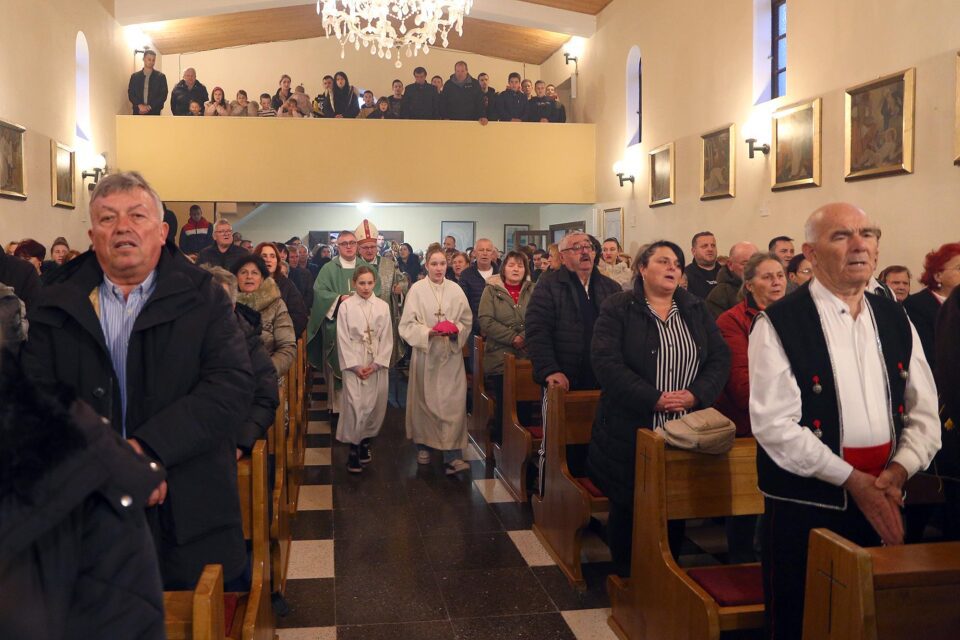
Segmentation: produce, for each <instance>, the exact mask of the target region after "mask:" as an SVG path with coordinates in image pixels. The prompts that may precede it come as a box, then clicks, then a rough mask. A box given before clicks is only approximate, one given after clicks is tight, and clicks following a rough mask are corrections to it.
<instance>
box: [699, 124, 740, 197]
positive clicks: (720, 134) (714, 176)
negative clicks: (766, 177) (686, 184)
mask: <svg viewBox="0 0 960 640" xmlns="http://www.w3.org/2000/svg"><path fill="white" fill-rule="evenodd" d="M736 140H737V135H736V126H735V125H732V124H731V125H728V126H726V127H723V128H722V129H717V130H715V131H710V132H708V133H705V134H703V135H702V136H700V199H701V200H713V199H714V198H733V197H735V196H736V194H737V191H736V183H737V178H736V162H737V154H736V152H735V151H734V146H733V145H734V143H735V142H736Z"/></svg>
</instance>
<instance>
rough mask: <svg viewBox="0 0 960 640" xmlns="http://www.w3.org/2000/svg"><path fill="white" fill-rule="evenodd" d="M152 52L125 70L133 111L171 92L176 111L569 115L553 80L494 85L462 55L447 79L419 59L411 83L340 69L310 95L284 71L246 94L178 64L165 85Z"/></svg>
mask: <svg viewBox="0 0 960 640" xmlns="http://www.w3.org/2000/svg"><path fill="white" fill-rule="evenodd" d="M156 60H157V55H156V53H154V52H152V51H147V52H146V53H144V54H143V68H142V69H141V70H140V71H137V72H135V73H133V74H132V75H131V76H130V83H129V86H128V88H127V99H128V100H129V101H130V107H131V112H132V114H133V115H144V116H149V115H161V113H162V112H163V110H164V108H165V107H166V106H167V98H168V97H169V98H170V104H169V107H170V111H171V112H172V113H173V115H175V116H196V117H216V116H227V117H231V116H232V117H278V118H363V119H368V120H370V119H374V120H379V119H385V120H391V119H403V120H475V121H478V122H480V123H481V124H486V123H487V122H489V121H490V120H495V121H500V122H547V123H549V122H554V123H561V122H566V121H567V113H566V109H565V107H564V106H563V104H562V103H561V102H560V100H559V99H558V95H557V88H556V87H555V86H554V85H552V84H547V83H546V82H544V81H543V80H537V81H536V82H534V81H532V80H529V79H524V78H523V77H521V75H520V74H519V73H516V72H514V73H511V74H510V75H509V76H508V78H507V83H506V86H505V87H504V88H503V89H502V90H501V91H499V92H498V91H497V90H496V89H494V88H493V87H492V86H490V76H489V74H487V73H479V74H477V76H476V77H474V76H472V75H471V74H470V71H469V69H468V67H467V63H466V62H463V61H460V62H457V63H456V64H455V65H454V70H453V73H452V74H451V75H450V77H449V79H447V80H446V81H444V80H443V78H441V77H440V76H436V75H435V76H433V78H432V80H431V81H430V82H427V70H426V69H425V68H423V67H417V68H416V69H414V70H413V78H414V81H413V82H412V83H410V84H408V85H406V86H404V84H403V81H401V80H399V79H397V80H394V81H393V82H392V85H391V88H390V92H389V93H384V94H381V95H380V96H379V97H377V95H376V93H375V92H374V91H372V90H369V89H368V90H363V91H361V90H360V89H358V88H357V87H356V86H355V85H353V84H351V83H350V78H349V77H348V76H347V74H346V73H344V72H343V71H338V72H336V73H335V74H334V75H332V76H330V75H327V76H324V78H323V87H322V88H321V90H320V91H319V92H318V93H317V94H316V95H315V96H314V97H313V98H311V97H310V94H308V93H307V91H306V89H305V88H304V86H303V85H302V84H299V85H294V84H293V79H292V78H291V77H290V76H289V75H287V74H283V75H282V76H280V82H279V86H278V87H277V89H276V91H275V92H273V93H272V94H271V93H270V92H263V93H260V94H259V96H258V97H257V99H251V96H250V94H248V93H247V91H246V90H245V89H238V90H237V92H236V94H235V96H234V98H233V99H232V100H230V99H228V95H227V92H226V90H224V89H223V88H222V87H219V86H214V87H213V89H211V90H209V91H208V90H207V87H206V86H205V85H204V84H203V83H202V82H200V80H199V79H198V78H197V72H196V70H195V69H193V68H188V69H187V70H186V71H184V72H183V78H182V79H181V80H180V81H179V82H177V84H176V85H174V87H173V90H172V91H169V90H168V86H167V79H166V76H164V74H163V73H162V72H161V71H158V70H157V69H155V68H154V65H155V64H156ZM254 96H257V94H254Z"/></svg>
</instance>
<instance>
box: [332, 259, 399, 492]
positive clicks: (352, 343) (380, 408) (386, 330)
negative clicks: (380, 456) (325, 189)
mask: <svg viewBox="0 0 960 640" xmlns="http://www.w3.org/2000/svg"><path fill="white" fill-rule="evenodd" d="M375 284H376V278H375V277H374V273H373V269H371V268H370V267H368V266H359V267H357V269H356V270H355V271H354V272H353V288H354V294H353V295H352V296H350V297H349V298H347V299H346V300H344V301H343V303H342V304H341V305H340V309H339V310H338V311H337V352H338V357H339V359H340V370H341V371H342V372H343V403H342V407H341V413H340V423H339V426H338V428H337V440H339V441H340V442H345V443H347V444H349V445H350V457H349V458H348V460H347V470H348V471H350V472H351V473H361V472H362V471H363V465H365V464H368V463H369V462H370V461H371V460H372V459H373V457H372V454H371V453H370V440H371V439H372V438H375V437H376V436H377V434H379V433H380V427H381V426H383V417H384V415H385V414H386V411H387V390H388V381H389V368H390V355H391V354H392V352H393V325H392V324H391V322H390V307H389V306H387V303H385V302H384V301H383V300H381V299H380V298H378V297H377V296H375V295H374V286H375Z"/></svg>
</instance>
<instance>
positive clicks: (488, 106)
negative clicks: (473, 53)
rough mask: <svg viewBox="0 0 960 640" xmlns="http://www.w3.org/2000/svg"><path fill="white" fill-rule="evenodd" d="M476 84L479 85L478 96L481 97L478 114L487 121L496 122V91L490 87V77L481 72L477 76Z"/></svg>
mask: <svg viewBox="0 0 960 640" xmlns="http://www.w3.org/2000/svg"><path fill="white" fill-rule="evenodd" d="M477 82H479V83H480V95H481V96H483V102H481V111H480V113H481V115H482V117H484V118H486V119H487V120H496V119H497V116H496V113H495V112H494V110H495V109H496V100H497V90H496V89H494V88H493V87H491V86H490V76H489V75H488V74H486V73H483V72H481V73H480V74H479V75H477Z"/></svg>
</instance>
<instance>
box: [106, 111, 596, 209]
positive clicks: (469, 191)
mask: <svg viewBox="0 0 960 640" xmlns="http://www.w3.org/2000/svg"><path fill="white" fill-rule="evenodd" d="M595 156H596V129H595V125H592V124H539V123H513V122H491V123H489V124H488V125H487V126H486V127H483V126H481V125H480V124H479V123H476V122H451V121H413V120H370V121H367V120H325V119H297V120H294V119H289V118H175V117H156V118H145V117H135V116H117V162H116V165H117V167H118V168H119V169H122V170H138V171H140V172H141V173H143V174H144V176H145V177H146V178H147V180H149V181H150V182H151V184H153V186H154V187H155V188H156V189H157V191H158V192H159V193H160V194H161V196H162V197H163V198H164V199H165V200H177V201H228V202H359V201H363V200H367V201H372V202H417V203H473V202H483V203H540V204H591V203H593V202H595V201H596V175H595V174H596V162H595Z"/></svg>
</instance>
